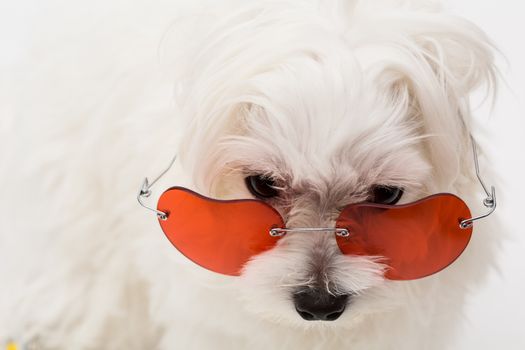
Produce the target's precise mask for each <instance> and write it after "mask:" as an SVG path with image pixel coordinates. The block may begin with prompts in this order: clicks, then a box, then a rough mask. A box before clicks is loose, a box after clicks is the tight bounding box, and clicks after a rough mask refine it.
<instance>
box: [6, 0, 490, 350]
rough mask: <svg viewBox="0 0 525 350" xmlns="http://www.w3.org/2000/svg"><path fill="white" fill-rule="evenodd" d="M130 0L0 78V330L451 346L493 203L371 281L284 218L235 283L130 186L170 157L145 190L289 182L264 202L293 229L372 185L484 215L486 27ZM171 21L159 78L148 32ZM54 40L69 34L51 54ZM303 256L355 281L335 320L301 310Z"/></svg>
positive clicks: (420, 12)
mask: <svg viewBox="0 0 525 350" xmlns="http://www.w3.org/2000/svg"><path fill="white" fill-rule="evenodd" d="M62 6H63V5H62ZM124 6H127V5H124ZM135 6H136V7H135V10H136V12H133V15H131V14H128V15H123V17H119V16H113V15H111V13H109V14H108V15H106V16H101V17H102V18H103V19H104V21H103V22H100V23H98V24H97V25H104V23H106V25H107V26H108V27H107V28H108V29H106V30H105V31H104V30H101V31H99V32H97V31H94V32H91V31H88V34H83V35H84V36H83V37H81V38H82V39H83V40H85V41H83V40H80V44H78V42H79V40H78V37H76V36H75V35H72V37H71V38H69V39H68V38H67V35H65V34H64V37H63V38H62V40H63V41H62V42H59V44H58V45H57V44H56V43H55V44H54V46H53V42H52V41H43V42H39V43H35V44H34V47H35V49H34V50H35V52H36V53H35V52H33V55H34V56H38V55H37V53H38V52H40V53H45V54H48V55H49V54H50V52H57V55H56V57H51V58H46V57H44V58H43V59H42V62H43V63H41V66H38V62H39V61H38V59H37V58H35V57H34V56H31V57H32V58H31V60H32V64H34V65H35V66H32V65H31V64H30V63H27V62H26V63H23V64H22V65H21V66H22V67H25V69H26V70H27V71H28V72H29V73H27V74H24V73H17V71H16V70H11V71H9V72H7V71H5V72H4V73H5V74H6V75H5V76H6V77H7V78H8V81H10V82H12V83H13V85H12V86H16V87H18V90H16V91H13V90H12V89H9V90H7V89H3V90H2V95H1V96H2V97H3V98H4V99H5V100H6V101H8V102H7V103H6V104H5V105H4V106H3V107H2V116H1V121H2V123H1V124H0V136H1V137H2V144H1V145H2V149H1V152H0V161H1V164H2V169H1V173H0V181H1V183H2V184H3V186H2V187H3V191H2V198H3V200H2V201H1V202H0V257H1V264H0V278H1V281H2V288H0V344H2V342H3V341H6V340H7V339H15V340H17V341H18V342H21V343H25V342H29V341H31V340H32V339H38V343H39V344H40V345H41V347H42V349H92V348H97V349H146V348H147V349H266V348H269V349H343V348H347V349H354V350H357V349H367V350H373V349H381V350H383V349H444V348H445V347H446V346H447V344H450V343H452V339H453V336H454V334H455V332H457V331H458V329H460V328H459V325H460V323H459V321H460V319H461V310H462V305H463V303H464V301H465V299H466V298H468V295H469V294H468V293H469V292H470V291H472V290H475V289H476V287H477V285H478V283H480V282H481V281H482V280H483V278H484V277H485V275H486V273H487V271H488V269H489V267H490V265H491V263H492V262H493V256H494V252H495V250H496V248H497V246H498V242H497V232H493V230H492V229H491V228H490V227H491V224H496V223H495V219H494V218H493V217H490V218H488V219H486V220H484V221H482V222H480V223H479V224H476V227H475V230H474V235H473V238H472V241H471V243H470V244H469V246H468V247H467V250H466V251H465V253H464V254H463V255H462V256H461V257H460V258H459V259H458V260H457V261H456V262H455V263H454V264H452V265H451V266H450V267H448V268H447V269H445V270H444V271H442V272H440V273H438V274H436V275H433V276H431V277H428V278H424V279H421V280H416V281H410V282H392V281H388V280H385V279H384V278H383V277H382V271H383V266H382V265H381V264H378V263H377V262H376V261H375V260H374V259H373V258H367V257H352V256H343V255H341V254H340V253H339V251H338V248H337V245H336V244H335V241H334V239H333V236H332V235H327V234H326V233H313V234H310V233H308V234H306V233H292V234H289V235H287V236H286V237H284V238H283V239H282V240H281V241H280V242H279V244H278V246H277V247H276V248H274V249H272V250H270V251H268V252H265V253H263V254H261V255H259V256H257V257H255V258H254V259H253V260H252V261H250V262H249V263H248V264H247V265H246V266H245V268H244V270H243V274H242V276H240V277H237V278H232V277H225V276H221V275H217V274H214V273H212V272H209V271H206V270H203V269H202V268H200V267H198V266H196V265H194V264H193V263H191V262H189V261H187V260H186V259H185V258H184V257H182V256H181V254H180V253H178V251H177V250H176V249H174V248H173V247H172V246H171V245H170V244H169V242H168V241H167V240H166V239H165V238H164V236H163V234H162V232H161V230H160V228H159V227H158V223H157V220H156V219H155V216H154V215H151V213H148V212H146V211H144V210H142V208H140V207H139V206H138V204H137V203H136V201H135V196H136V192H137V191H138V187H139V185H140V182H141V180H142V178H143V177H144V176H152V175H154V174H155V173H156V172H158V171H159V170H160V169H161V168H162V167H163V166H164V165H165V163H166V162H167V161H168V160H169V159H170V157H171V156H172V155H173V153H175V152H177V153H178V154H179V160H180V161H178V162H177V163H176V168H175V169H173V170H172V171H171V172H170V173H168V175H167V176H166V178H164V179H163V180H162V181H161V182H160V183H159V184H157V185H156V187H155V189H154V191H155V192H156V194H157V195H158V194H160V192H162V190H163V189H164V188H166V187H167V186H172V185H187V186H190V187H191V188H193V189H195V190H197V191H199V192H200V193H202V194H205V195H209V196H214V197H218V198H248V197H250V193H249V192H248V190H247V189H246V188H245V185H244V182H243V177H244V176H246V175H248V174H265V175H268V176H271V177H272V178H274V179H275V180H276V181H278V183H280V184H282V190H283V192H284V193H285V196H284V197H283V198H281V199H279V200H275V201H272V205H274V207H275V208H276V209H277V210H279V211H280V212H281V214H282V215H283V217H284V218H285V220H286V222H287V226H288V227H304V226H306V227H323V226H333V225H334V220H335V218H336V217H337V214H338V211H339V210H340V208H341V207H343V206H344V205H346V204H348V203H352V202H358V201H362V200H364V199H366V196H367V194H366V193H367V191H368V189H369V188H370V186H371V185H373V184H388V185H398V186H402V187H404V188H405V189H406V192H405V195H404V196H403V199H402V202H410V201H412V200H414V199H417V198H421V197H424V196H426V195H429V194H433V193H437V192H452V193H456V194H458V195H459V196H460V197H461V198H463V199H465V200H466V201H467V203H468V205H469V206H470V208H471V210H472V211H473V212H474V213H480V212H482V211H483V210H484V208H483V206H482V205H481V195H482V191H481V188H480V187H479V185H478V183H477V182H476V180H475V176H474V172H473V170H474V167H473V162H472V155H471V149H470V144H469V138H468V135H469V133H474V134H476V133H477V132H478V130H479V127H478V126H476V127H474V126H475V124H474V123H473V120H472V117H471V115H470V114H471V112H470V107H469V100H468V97H469V94H470V93H471V92H472V91H473V90H474V89H476V88H478V87H479V86H481V85H483V84H487V86H488V91H489V92H490V91H492V88H493V85H494V82H495V79H494V75H495V74H494V67H493V57H492V48H491V45H490V43H489V42H488V40H487V38H486V37H485V35H484V34H483V33H482V32H481V31H480V30H479V29H477V28H476V27H475V26H474V25H473V24H471V23H469V22H467V21H465V20H462V19H459V18H456V17H453V16H450V15H447V14H444V13H442V12H441V11H440V9H439V6H438V5H436V4H435V3H434V2H429V1H401V0H398V1H394V0H391V1H389V0H373V1H372V0H367V1H351V0H347V1H336V0H334V1H316V0H309V1H299V0H287V1H238V2H236V1H229V2H228V4H226V2H224V3H221V4H220V5H218V6H214V7H212V8H209V7H206V8H205V9H200V10H192V11H193V13H197V15H194V16H193V15H192V16H188V17H179V18H177V17H178V15H179V12H178V10H177V5H173V4H169V2H167V3H165V4H163V6H165V7H163V8H161V9H160V10H159V11H158V12H155V11H152V10H150V7H149V6H147V5H144V6H142V5H141V6H138V5H135ZM178 6H180V7H181V8H182V7H183V6H182V4H179V5H178ZM59 8H60V7H59ZM164 9H165V10H164ZM148 11H149V12H148ZM188 12H189V11H186V12H185V13H188ZM160 13H162V15H161V14H160ZM113 14H114V13H113ZM117 14H118V13H117ZM159 16H160V17H159ZM171 17H173V18H174V19H177V20H176V21H175V22H174V23H173V24H172V25H171V26H170V29H169V30H168V31H167V32H166V33H165V35H164V39H163V40H162V45H161V50H160V53H161V55H160V56H161V58H162V62H161V66H162V69H161V70H160V72H159V70H158V66H157V63H156V56H155V54H156V51H155V50H156V45H157V43H158V42H159V41H160V38H161V34H162V31H163V30H164V29H165V28H167V24H166V23H167V21H168V20H169V18H171ZM80 18H83V17H80ZM158 18H162V19H163V20H164V22H162V23H163V25H162V26H161V25H156V26H155V25H154V24H155V23H156V21H157V19H158ZM72 22H74V21H72ZM72 22H65V23H63V24H62V25H69V26H71V28H76V27H75V25H74V23H72ZM101 23H102V24H101ZM107 23H109V24H107ZM111 23H117V24H119V25H120V26H121V27H119V26H118V25H116V24H115V25H114V26H113V25H111ZM148 25H150V26H151V27H148ZM57 26H58V27H59V28H60V24H57ZM77 26H80V28H81V29H83V28H84V27H86V28H87V26H86V25H78V24H77ZM118 28H123V29H118ZM130 28H133V30H134V31H133V32H128V31H127V30H129V29H130ZM147 28H150V29H149V30H147ZM151 28H157V29H158V30H154V29H151ZM66 29H67V27H66ZM120 31H121V32H120ZM79 32H81V30H79ZM73 33H75V32H74V31H73ZM107 33H111V35H109V36H106V35H107ZM49 37H52V35H49ZM88 39H89V40H91V41H89V40H88ZM67 40H70V41H67ZM68 42H70V43H76V45H79V47H75V48H73V49H71V48H67V49H64V48H62V46H64V47H66V46H67V45H65V44H64V43H68ZM54 50H56V51H54ZM130 57H132V58H130ZM33 61H34V62H33ZM29 67H31V68H29ZM173 82H175V83H176V85H175V88H174V90H172V84H173ZM173 91H174V92H175V104H173V103H172V92H173ZM485 162H486V160H485V159H484V158H481V163H482V165H483V163H485ZM484 175H485V178H488V174H487V172H486V171H485V170H484ZM488 182H491V180H488ZM151 201H152V202H151V203H154V201H155V198H152V199H151ZM496 227H497V226H496ZM316 264H318V266H320V268H321V269H322V271H323V274H324V275H323V276H322V280H323V281H324V282H325V283H326V286H327V288H330V286H331V285H332V284H334V285H336V286H337V287H336V290H332V291H331V292H335V293H350V292H351V293H356V295H357V296H356V297H355V298H353V300H352V302H351V303H350V304H349V306H348V307H347V310H346V311H345V313H344V314H343V315H342V316H341V318H339V319H338V320H337V321H334V322H307V321H304V320H302V319H301V318H300V317H299V316H298V315H297V313H296V311H295V310H294V307H293V304H292V302H291V293H292V290H293V287H296V286H305V285H311V284H312V283H313V281H314V280H315V278H316V277H318V276H313V275H312V273H311V270H310V269H309V268H308V266H312V265H316Z"/></svg>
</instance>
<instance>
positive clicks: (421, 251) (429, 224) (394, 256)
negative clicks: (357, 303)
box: [336, 193, 472, 280]
mask: <svg viewBox="0 0 525 350" xmlns="http://www.w3.org/2000/svg"><path fill="white" fill-rule="evenodd" d="M470 217H471V216H470V210H469V209H468V207H467V205H466V204H465V202H463V201H462V200H461V199H460V198H458V197H456V196H454V195H452V194H448V193H445V194H437V195H433V196H430V197H426V198H424V199H422V200H419V201H417V202H414V203H411V204H407V205H399V206H388V205H381V204H367V203H364V204H353V205H349V206H347V207H346V208H345V209H344V210H343V211H342V212H341V214H340V216H339V218H338V220H337V227H340V228H347V229H348V230H349V232H350V235H349V236H348V237H339V236H336V239H337V244H338V245H339V248H340V249H341V251H342V252H343V253H344V254H355V255H370V256H382V257H384V258H385V263H386V264H388V265H389V266H390V269H389V270H388V271H387V272H386V274H385V277H386V278H389V279H392V280H411V279H417V278H421V277H425V276H428V275H431V274H433V273H436V272H438V271H440V270H442V269H444V268H445V267H447V266H448V265H450V264H451V263H452V262H454V260H456V259H457V258H458V257H459V255H460V254H461V253H462V252H463V250H464V249H465V247H466V246H467V244H468V242H469V240H470V236H471V234H472V227H469V228H466V229H462V228H460V227H459V223H460V221H461V220H463V219H466V218H470Z"/></svg>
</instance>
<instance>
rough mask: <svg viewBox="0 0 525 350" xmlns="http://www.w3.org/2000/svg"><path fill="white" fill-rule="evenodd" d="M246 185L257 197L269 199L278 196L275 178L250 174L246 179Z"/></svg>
mask: <svg viewBox="0 0 525 350" xmlns="http://www.w3.org/2000/svg"><path fill="white" fill-rule="evenodd" d="M245 181H246V187H248V190H250V192H251V193H252V194H253V195H254V196H255V197H257V198H260V199H268V198H272V197H276V196H277V195H278V194H279V192H278V191H277V190H276V189H275V188H274V187H273V186H275V183H274V182H273V180H271V179H269V178H267V177H263V176H261V175H253V176H248V177H247V178H246V179H245Z"/></svg>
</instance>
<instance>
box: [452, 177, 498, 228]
mask: <svg viewBox="0 0 525 350" xmlns="http://www.w3.org/2000/svg"><path fill="white" fill-rule="evenodd" d="M490 189H491V193H490V195H489V196H488V197H487V198H485V199H484V200H483V205H484V206H485V207H487V208H489V209H490V210H489V212H488V213H486V214H484V215H480V216H477V217H474V218H470V219H465V220H461V222H460V223H459V227H460V228H462V229H467V228H469V227H472V226H473V223H474V221H476V220H479V219H483V218H486V217H487V216H489V215H490V214H492V213H493V212H494V210H496V188H494V186H491V188H490Z"/></svg>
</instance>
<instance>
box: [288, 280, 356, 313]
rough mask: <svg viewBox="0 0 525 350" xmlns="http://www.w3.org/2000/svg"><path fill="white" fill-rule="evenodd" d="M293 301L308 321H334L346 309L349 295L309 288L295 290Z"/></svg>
mask: <svg viewBox="0 0 525 350" xmlns="http://www.w3.org/2000/svg"><path fill="white" fill-rule="evenodd" d="M293 301H294V304H295V309H296V310H297V312H298V313H299V315H301V317H302V318H304V319H305V320H307V321H334V320H337V319H338V318H339V316H341V315H342V314H343V312H344V311H345V307H346V304H347V302H348V295H333V294H330V293H328V292H327V291H325V290H321V289H315V288H308V289H302V290H300V291H297V292H295V293H294V295H293Z"/></svg>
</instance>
